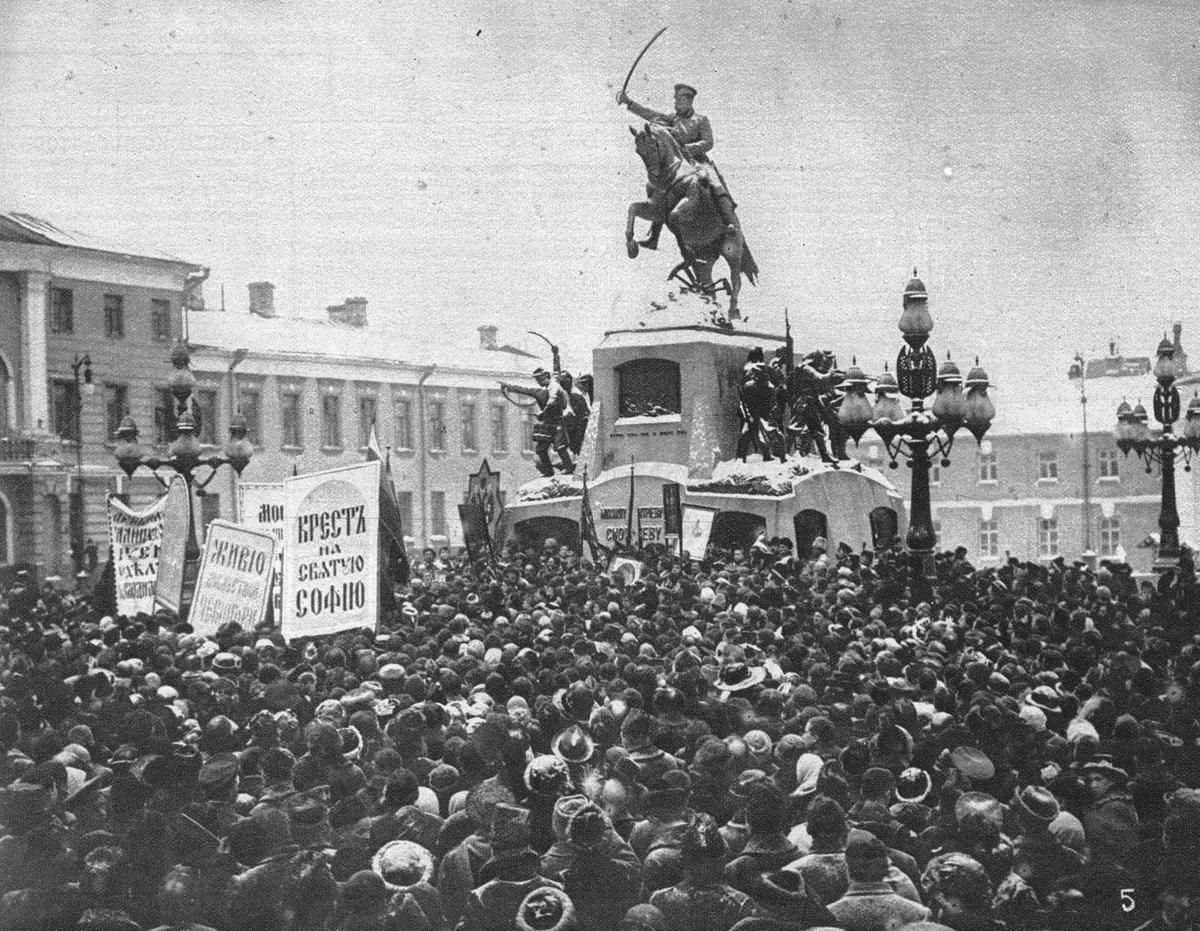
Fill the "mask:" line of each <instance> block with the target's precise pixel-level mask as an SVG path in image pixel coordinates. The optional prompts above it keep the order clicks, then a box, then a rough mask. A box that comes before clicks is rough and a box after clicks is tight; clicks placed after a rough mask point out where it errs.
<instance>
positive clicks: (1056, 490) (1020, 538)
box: [858, 325, 1200, 572]
mask: <svg viewBox="0 0 1200 931" xmlns="http://www.w3.org/2000/svg"><path fill="white" fill-rule="evenodd" d="M1180 331H1181V327H1180V326H1178V325H1176V328H1175V344H1176V347H1177V349H1176V362H1177V364H1178V365H1179V367H1180V372H1181V375H1183V374H1186V371H1187V355H1186V353H1185V352H1184V351H1183V348H1182V346H1180V345H1179V340H1180ZM1150 371H1151V362H1150V359H1148V358H1145V357H1136V358H1129V357H1124V356H1122V355H1120V354H1119V353H1118V352H1117V350H1116V346H1115V344H1110V352H1109V356H1108V357H1106V358H1103V359H1092V360H1086V361H1085V362H1084V364H1083V365H1076V366H1074V367H1073V368H1072V369H1071V370H1070V374H1069V376H1068V377H1064V378H1061V379H1060V380H1058V381H1057V382H1056V383H1054V385H1052V386H1051V387H1050V388H1049V390H1048V391H1047V392H1046V393H1045V394H1043V395H1041V396H1039V397H1021V396H1020V395H1019V394H1018V396H1016V397H1014V396H1013V393H1014V392H1012V391H1010V392H1007V393H1006V392H998V396H997V398H996V401H995V404H996V411H997V416H996V421H995V423H994V425H993V427H992V429H991V431H990V432H989V433H988V434H987V436H986V437H985V439H984V440H983V442H982V444H980V445H979V446H978V447H977V446H976V444H975V442H974V440H973V439H972V438H971V437H970V436H969V435H967V434H966V431H962V432H960V434H959V436H958V437H957V440H956V442H955V446H954V449H953V453H952V455H951V465H950V467H948V468H942V467H941V466H940V465H938V464H935V467H934V469H933V474H932V484H933V487H932V496H933V516H934V521H935V528H936V530H937V532H938V544H939V547H941V548H943V549H954V548H956V547H959V546H962V547H965V548H966V549H967V550H968V552H969V553H970V554H971V557H972V559H973V561H974V562H975V563H976V564H978V565H984V566H987V565H996V564H998V563H1001V562H1003V561H1005V560H1006V559H1007V558H1008V557H1009V556H1015V557H1016V558H1018V559H1022V560H1035V561H1037V560H1040V561H1049V560H1052V559H1054V558H1055V557H1058V556H1062V557H1064V558H1065V559H1067V560H1068V561H1071V560H1074V559H1079V558H1082V557H1083V556H1084V554H1085V553H1088V552H1090V553H1094V554H1095V556H1096V558H1098V559H1102V560H1103V559H1118V560H1124V561H1126V562H1128V563H1129V564H1130V565H1131V566H1132V567H1133V569H1134V570H1135V571H1136V572H1148V571H1150V565H1151V563H1152V562H1153V560H1154V548H1153V545H1152V542H1153V541H1154V540H1156V539H1157V534H1158V515H1159V506H1160V501H1161V489H1162V480H1161V477H1160V473H1159V470H1158V468H1157V467H1155V468H1154V469H1153V470H1151V471H1150V472H1147V469H1146V467H1145V465H1144V463H1142V462H1141V461H1140V460H1139V459H1138V458H1137V457H1136V456H1135V455H1130V456H1128V457H1126V456H1124V455H1122V454H1121V453H1120V451H1119V450H1118V449H1117V446H1116V442H1115V439H1114V434H1113V428H1114V426H1115V424H1116V410H1117V405H1118V404H1120V402H1121V401H1122V400H1123V399H1128V400H1129V402H1130V403H1131V404H1133V403H1137V400H1138V399H1139V398H1145V399H1146V400H1147V401H1148V400H1149V397H1150V395H1151V394H1152V393H1153V390H1154V379H1153V376H1152V375H1151V374H1150ZM1016 390H1018V391H1019V390H1020V389H1019V388H1017V389H1016ZM1027 390H1028V389H1027ZM1186 404H1187V400H1186V398H1185V400H1184V405H1185V406H1186ZM1085 418H1086V419H1087V427H1086V429H1085ZM858 453H859V456H860V458H862V459H863V461H864V463H871V464H881V463H882V464H883V465H886V461H885V460H884V458H883V457H884V456H886V453H885V451H884V450H883V448H882V444H881V443H878V442H875V443H873V444H872V443H871V442H869V441H866V440H864V442H863V444H862V446H861V447H860V448H859V451H858ZM893 474H898V473H893ZM1193 476H1194V473H1192V474H1189V473H1185V472H1183V471H1182V465H1180V467H1179V472H1178V474H1177V483H1178V487H1179V498H1180V502H1179V504H1180V515H1181V520H1182V526H1181V529H1180V533H1181V539H1182V540H1183V541H1184V542H1188V543H1191V544H1192V545H1196V544H1197V542H1200V540H1198V539H1197V530H1198V529H1200V527H1198V526H1197V517H1198V515H1197V510H1196V499H1197V495H1196V481H1195V478H1194V477H1193ZM906 485H907V481H905V482H904V483H903V484H901V488H902V490H903V491H904V492H905V494H906V495H907V492H908V489H907V487H905V486H906Z"/></svg>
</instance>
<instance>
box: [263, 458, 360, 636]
mask: <svg viewBox="0 0 1200 931" xmlns="http://www.w3.org/2000/svg"><path fill="white" fill-rule="evenodd" d="M283 520H284V541H283V611H282V613H281V615H280V617H281V623H280V628H281V630H282V632H283V635H284V637H286V638H288V639H289V640H294V639H296V638H297V637H315V636H320V635H322V634H331V633H335V632H337V631H339V630H348V629H351V628H355V627H369V628H371V629H374V628H375V626H376V623H377V621H378V613H379V462H378V461H372V462H364V463H362V464H361V465H354V466H346V467H345V468H341V469H330V470H328V471H326V472H313V473H310V474H308V475H298V476H295V477H294V478H289V479H287V481H285V482H284V483H283Z"/></svg>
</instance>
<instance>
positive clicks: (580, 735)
mask: <svg viewBox="0 0 1200 931" xmlns="http://www.w3.org/2000/svg"><path fill="white" fill-rule="evenodd" d="M550 750H551V752H553V754H554V755H555V756H556V757H558V758H559V759H560V760H563V761H564V762H566V763H586V762H587V761H588V760H590V759H591V758H592V755H593V754H594V753H595V752H596V742H595V741H594V740H592V738H591V735H589V734H588V732H587V731H585V730H584V729H583V728H582V727H580V726H579V725H578V724H572V725H571V726H570V727H568V728H567V729H566V730H564V731H563V732H562V733H561V734H559V735H558V736H557V737H555V738H554V741H553V742H552V743H551V745H550Z"/></svg>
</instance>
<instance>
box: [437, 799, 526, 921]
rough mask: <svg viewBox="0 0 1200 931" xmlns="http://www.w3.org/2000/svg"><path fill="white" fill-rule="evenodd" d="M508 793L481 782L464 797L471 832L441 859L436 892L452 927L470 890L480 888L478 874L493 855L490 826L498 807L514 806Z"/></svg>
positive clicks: (463, 907) (464, 904) (465, 905)
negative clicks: (439, 895) (440, 898)
mask: <svg viewBox="0 0 1200 931" xmlns="http://www.w3.org/2000/svg"><path fill="white" fill-rule="evenodd" d="M515 802H516V800H515V799H514V798H513V795H512V793H511V792H509V791H508V790H507V789H505V788H504V787H503V786H501V785H498V784H496V783H494V782H485V783H480V784H479V785H478V786H476V787H475V788H473V789H472V790H471V791H470V793H469V794H468V795H467V807H466V812H467V816H468V818H469V819H470V823H471V826H472V828H473V830H472V833H471V834H470V835H468V836H467V838H466V839H465V840H463V841H462V842H461V843H460V844H458V845H457V846H456V847H454V849H452V850H451V851H450V852H449V853H447V854H446V856H445V857H444V858H443V859H442V862H441V866H440V867H439V871H438V883H437V887H438V891H439V892H440V893H441V897H442V908H443V911H444V912H445V915H446V920H447V921H448V922H450V924H451V925H455V924H457V923H458V920H459V919H460V918H461V917H462V915H463V910H464V909H465V908H466V907H467V898H468V896H469V895H470V891H471V890H472V889H474V888H475V887H476V886H477V885H479V871H480V869H482V867H483V864H484V863H486V862H487V861H488V860H489V859H490V858H491V856H492V844H491V833H492V823H493V820H494V818H495V812H496V807H497V806H498V805H513V804H515Z"/></svg>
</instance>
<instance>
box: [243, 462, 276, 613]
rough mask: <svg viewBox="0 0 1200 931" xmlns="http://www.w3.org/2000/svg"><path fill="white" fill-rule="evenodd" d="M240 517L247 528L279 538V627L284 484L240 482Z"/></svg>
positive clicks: (273, 588) (273, 598)
mask: <svg viewBox="0 0 1200 931" xmlns="http://www.w3.org/2000/svg"><path fill="white" fill-rule="evenodd" d="M238 514H239V515H241V523H242V526H244V527H250V528H252V529H254V530H261V531H263V532H264V533H269V534H271V535H272V536H273V537H275V572H274V581H273V582H272V584H271V606H272V607H273V608H274V609H275V623H276V624H278V623H279V619H280V617H282V616H283V615H282V614H281V610H282V607H283V604H282V594H281V587H282V585H283V482H239V483H238Z"/></svg>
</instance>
